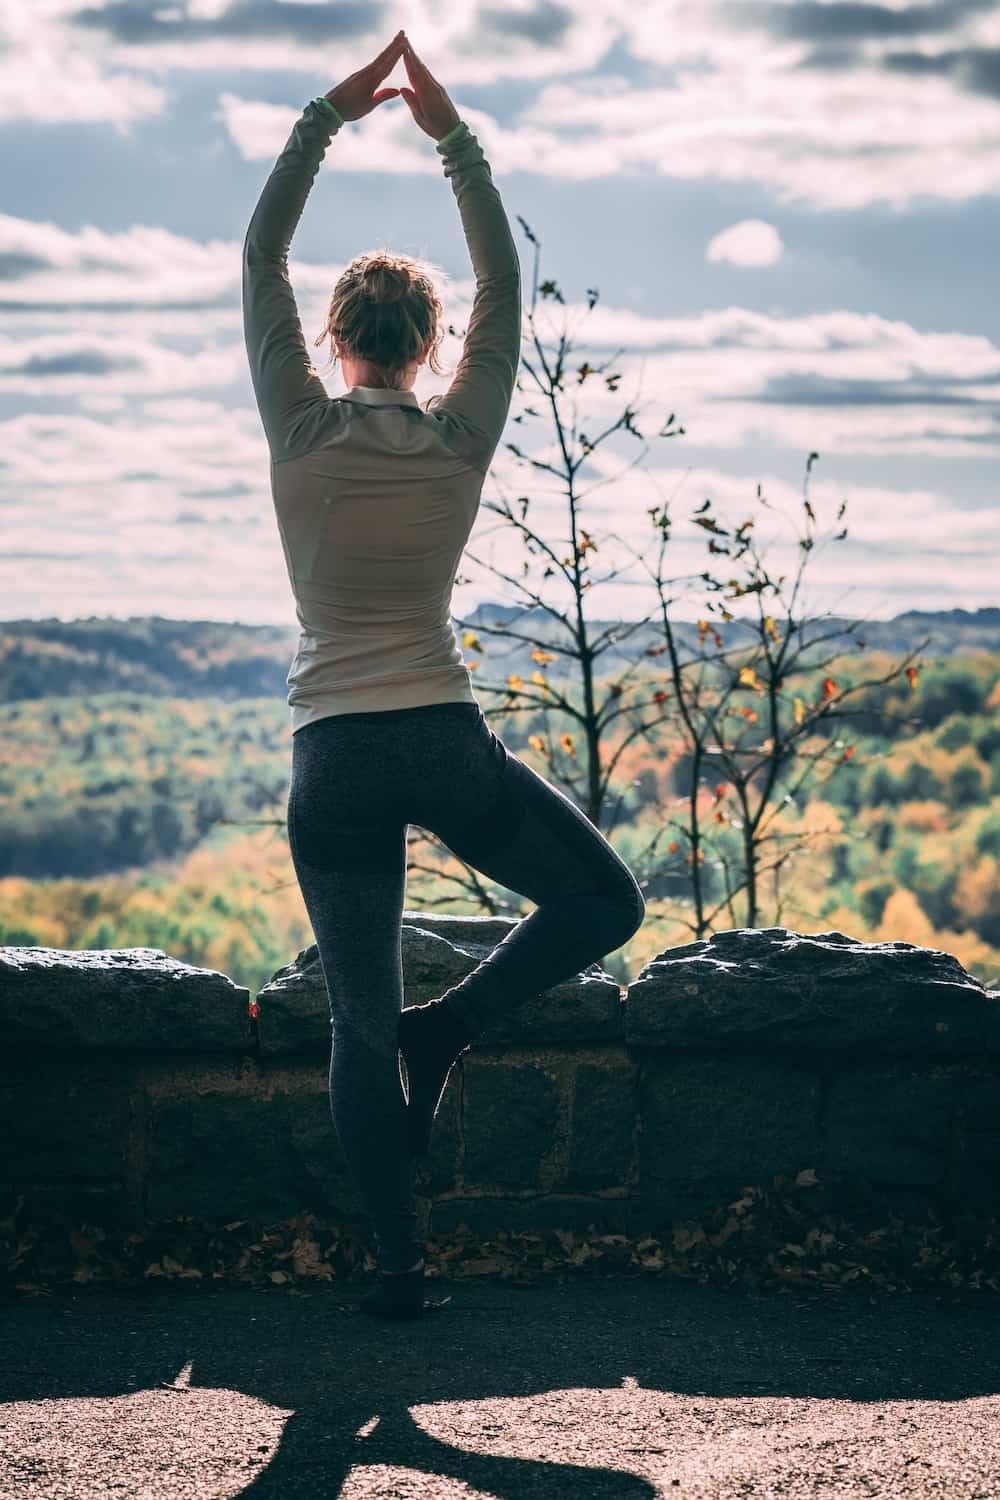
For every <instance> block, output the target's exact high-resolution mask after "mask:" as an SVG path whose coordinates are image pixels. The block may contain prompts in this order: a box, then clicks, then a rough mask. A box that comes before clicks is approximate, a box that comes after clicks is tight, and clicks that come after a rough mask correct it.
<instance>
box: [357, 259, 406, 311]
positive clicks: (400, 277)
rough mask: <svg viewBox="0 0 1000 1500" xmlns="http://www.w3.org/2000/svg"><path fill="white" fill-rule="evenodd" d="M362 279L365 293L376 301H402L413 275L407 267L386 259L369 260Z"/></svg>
mask: <svg viewBox="0 0 1000 1500" xmlns="http://www.w3.org/2000/svg"><path fill="white" fill-rule="evenodd" d="M361 279H362V282H363V285H364V290H365V295H366V296H367V297H371V298H372V299H373V301H376V302H400V301H402V299H403V298H404V297H405V296H406V294H407V292H408V291H409V290H410V282H411V277H410V273H409V271H408V270H407V269H406V267H405V266H396V265H391V264H390V263H389V262H387V261H384V260H375V261H369V263H368V264H367V265H366V266H365V268H364V270H363V272H362V278H361Z"/></svg>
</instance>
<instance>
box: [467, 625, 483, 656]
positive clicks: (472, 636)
mask: <svg viewBox="0 0 1000 1500" xmlns="http://www.w3.org/2000/svg"><path fill="white" fill-rule="evenodd" d="M462 645H463V646H465V647H467V648H470V649H471V650H473V651H482V649H483V648H482V646H481V645H480V643H479V637H478V635H477V634H476V632H475V631H474V630H465V631H463V632H462Z"/></svg>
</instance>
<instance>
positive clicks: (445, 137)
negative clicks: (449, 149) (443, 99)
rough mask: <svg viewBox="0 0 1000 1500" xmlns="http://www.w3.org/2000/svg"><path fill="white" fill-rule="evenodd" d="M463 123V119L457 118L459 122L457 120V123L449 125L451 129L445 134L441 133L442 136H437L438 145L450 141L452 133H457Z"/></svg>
mask: <svg viewBox="0 0 1000 1500" xmlns="http://www.w3.org/2000/svg"><path fill="white" fill-rule="evenodd" d="M464 124H465V121H464V120H459V122H458V124H457V125H453V126H452V127H451V129H450V130H449V131H448V132H447V133H446V134H445V135H442V136H440V137H439V139H438V145H439V146H443V145H444V144H445V143H446V142H447V141H450V140H451V138H452V136H453V135H457V134H458V132H459V131H460V130H461V128H462V126H463V125H464Z"/></svg>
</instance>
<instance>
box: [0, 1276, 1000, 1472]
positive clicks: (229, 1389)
mask: <svg viewBox="0 0 1000 1500" xmlns="http://www.w3.org/2000/svg"><path fill="white" fill-rule="evenodd" d="M361 1290H362V1289H361V1288H357V1289H353V1288H352V1289H350V1290H348V1289H335V1288H332V1287H321V1288H317V1289H316V1290H315V1291H309V1292H300V1291H292V1292H289V1291H287V1290H277V1289H275V1290H273V1291H266V1292H255V1291H249V1290H248V1291H242V1290H234V1291H222V1292H212V1291H203V1292H197V1293H186V1292H183V1291H177V1290H174V1289H172V1288H166V1289H163V1290H160V1289H157V1290H156V1291H155V1292H154V1291H150V1292H145V1291H143V1292H141V1293H126V1294H117V1295H115V1294H109V1293H107V1292H97V1293H95V1292H80V1293H77V1294H71V1293H63V1294H56V1295H54V1296H52V1297H51V1298H46V1299H39V1300H31V1301H25V1302H18V1303H8V1304H6V1305H5V1306H4V1307H3V1309H2V1312H0V1316H2V1318H3V1327H4V1337H3V1345H2V1353H0V1388H2V1389H0V1395H2V1397H3V1401H4V1405H3V1407H2V1408H0V1411H2V1417H0V1424H2V1427H0V1495H2V1496H3V1497H5V1500H6V1497H8V1496H17V1497H23V1496H31V1497H32V1500H50V1497H51V1500H56V1497H58V1500H98V1497H100V1500H104V1497H107V1496H128V1497H130V1500H131V1497H138V1500H168V1497H169V1500H187V1497H197V1500H209V1497H211V1500H221V1497H228V1496H236V1495H241V1496H242V1495H246V1496H253V1497H261V1496H269V1497H270V1496H273V1497H281V1500H296V1497H300V1496H303V1497H304V1496H309V1497H311V1500H315V1497H320V1496H322V1497H323V1500H334V1497H345V1500H361V1497H364V1500H371V1497H376V1500H383V1497H385V1500H388V1497H394V1500H399V1497H402V1500H410V1497H420V1500H424V1497H433V1500H446V1497H447V1500H458V1497H462V1500H469V1497H480V1496H485V1497H491V1496H496V1497H507V1496H513V1497H519V1496H529V1497H531V1496H545V1497H553V1496H555V1497H562V1496H565V1497H567V1500H569V1497H574V1500H577V1497H580V1500H582V1497H591V1496H606V1497H608V1500H612V1497H614V1500H632V1497H635V1500H638V1497H647V1496H649V1497H651V1496H659V1495H664V1496H684V1497H692V1500H694V1497H697V1500H709V1497H712V1500H716V1497H727V1500H728V1497H732V1496H740V1495H752V1496H755V1497H766V1496H772V1495H780V1496H784V1497H792V1500H795V1497H799V1496H805V1495H834V1496H838V1497H840V1496H843V1497H853V1496H871V1495H884V1496H892V1497H894V1500H895V1497H899V1496H919V1497H924V1496H947V1497H948V1500H972V1497H976V1500H987V1497H989V1500H996V1497H997V1496H1000V1395H998V1389H1000V1341H998V1333H1000V1299H997V1298H995V1297H989V1296H984V1297H983V1298H982V1300H981V1301H980V1300H977V1299H970V1300H968V1301H962V1302H961V1303H959V1304H956V1305H949V1304H947V1303H945V1302H943V1301H941V1300H939V1299H937V1298H936V1297H933V1296H929V1295H924V1294H915V1295H912V1296H903V1295H901V1296H896V1297H892V1296H883V1297H880V1298H877V1299H869V1298H868V1297H866V1296H864V1295H863V1294H856V1293H854V1294H833V1293H831V1294H829V1295H827V1296H826V1297H825V1298H824V1297H823V1296H821V1295H806V1296H802V1295H799V1294H794V1295H778V1294H769V1295H759V1294H749V1293H747V1292H744V1291H727V1290H725V1289H719V1288H712V1287H703V1286H697V1285H691V1284H688V1283H684V1282H678V1281H671V1280H663V1281H653V1280H650V1279H649V1278H647V1277H643V1278H641V1279H637V1280H631V1279H617V1280H615V1279H611V1280H599V1281H598V1280H594V1281H590V1282H586V1283H583V1282H578V1283H575V1284H563V1285H556V1284H552V1285H546V1284H545V1283H542V1284H540V1285H538V1286H535V1287H531V1288H526V1289H523V1290H522V1289H518V1288H513V1287H510V1286H509V1285H506V1284H504V1283H503V1282H479V1283H476V1282H468V1281H462V1282H460V1283H453V1284H452V1285H451V1286H450V1287H449V1286H446V1285H444V1284H443V1283H442V1282H436V1283H428V1293H429V1294H430V1295H441V1294H442V1293H445V1294H446V1293H447V1292H449V1291H450V1292H451V1293H452V1298H453V1300H452V1302H451V1304H450V1305H449V1306H447V1307H446V1308H444V1309H442V1310H441V1311H439V1312H437V1313H435V1314H433V1315H431V1316H427V1317H425V1318H424V1319H423V1320H421V1321H420V1322H418V1323H412V1324H387V1323H383V1322H376V1321H374V1320H371V1319H368V1318H366V1317H364V1316H362V1315H361V1314H360V1313H359V1312H358V1310H357V1301H358V1298H359V1296H360V1295H361Z"/></svg>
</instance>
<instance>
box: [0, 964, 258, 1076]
mask: <svg viewBox="0 0 1000 1500" xmlns="http://www.w3.org/2000/svg"><path fill="white" fill-rule="evenodd" d="M249 1003H250V992H249V990H247V989H244V988H243V986H242V985H238V984H234V983H233V981H232V980H231V979H229V978H227V976H226V975H225V974H218V973H216V971H215V970H214V969H199V968H196V967H195V966H194V965H192V964H184V963H180V962H179V961H178V960H177V959H176V958H169V957H168V956H167V954H166V953H164V952H163V950H162V949H161V948H93V949H80V950H76V949H65V948H0V1027H2V1029H3V1037H4V1043H5V1046H7V1047H9V1048H12V1049H17V1050H19V1051H42V1052H46V1053H53V1052H57V1051H66V1050H72V1051H73V1052H74V1053H76V1052H78V1051H79V1050H80V1049H81V1048H88V1049H91V1048H92V1049H95V1050H100V1051H102V1052H119V1053H121V1052H131V1053H139V1054H153V1055H155V1056H157V1057H161V1056H162V1055H163V1054H164V1053H178V1052H191V1053H197V1054H199V1055H201V1056H205V1055H208V1054H215V1055H218V1054H219V1053H227V1052H228V1053H241V1052H242V1053H248V1052H250V1051H252V1050H253V1049H254V1048H255V1045H256V1044H255V1042H254V1040H253V1035H252V1031H251V1023H250V1016H249V1009H248V1007H249Z"/></svg>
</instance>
